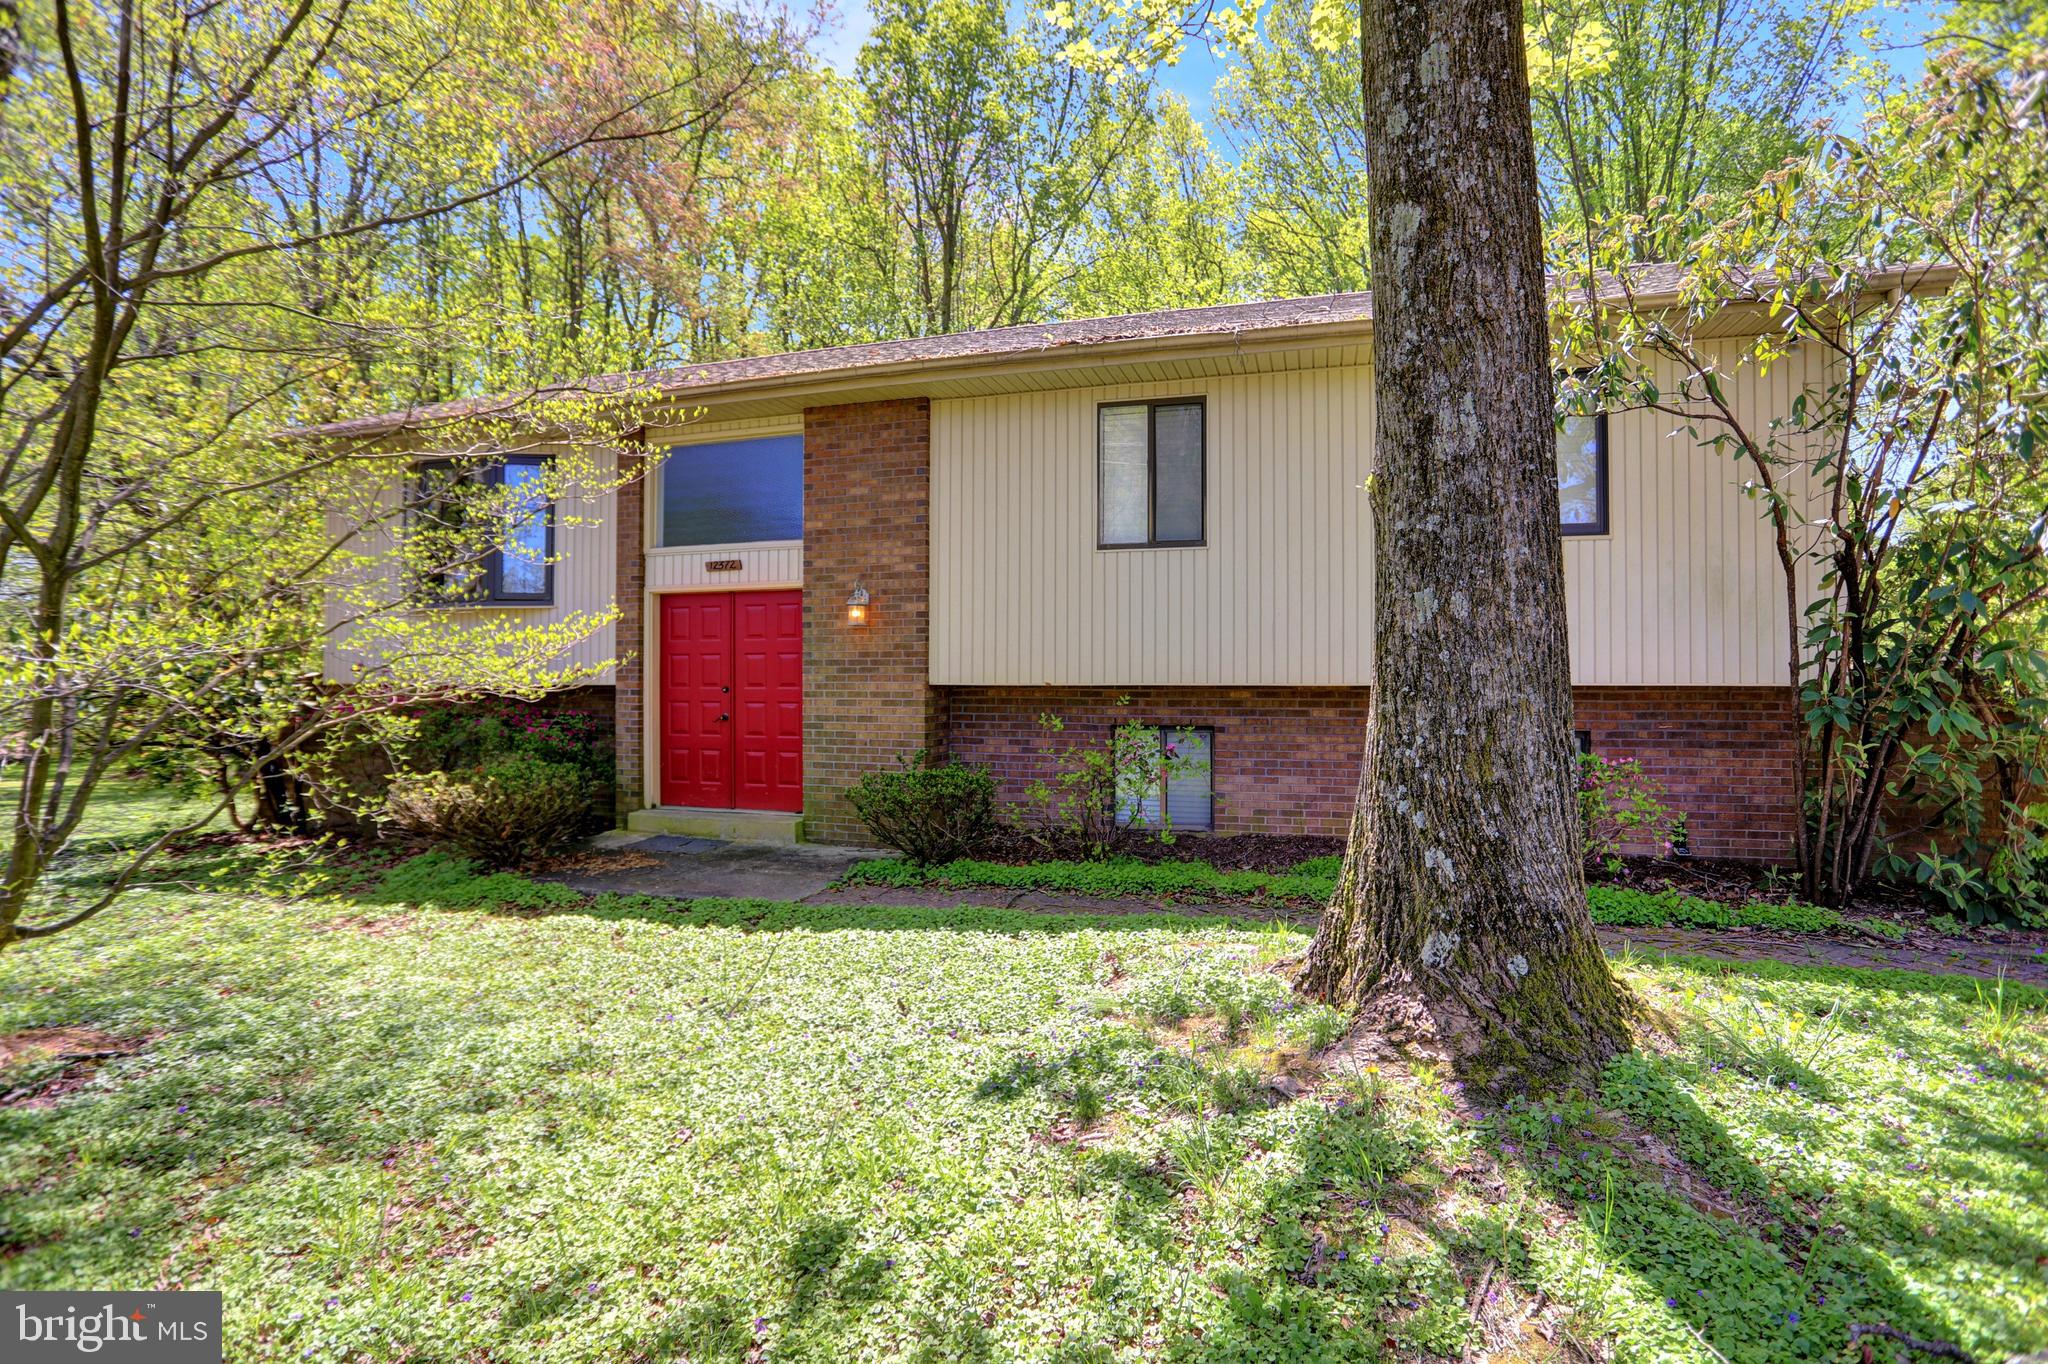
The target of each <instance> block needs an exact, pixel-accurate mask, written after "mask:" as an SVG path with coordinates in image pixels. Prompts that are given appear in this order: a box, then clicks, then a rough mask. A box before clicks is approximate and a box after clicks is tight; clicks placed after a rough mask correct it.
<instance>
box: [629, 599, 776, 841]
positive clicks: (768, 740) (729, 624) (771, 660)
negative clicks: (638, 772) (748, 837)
mask: <svg viewBox="0 0 2048 1364" xmlns="http://www.w3.org/2000/svg"><path fill="white" fill-rule="evenodd" d="M661 603H662V611H661V622H662V634H661V639H662V656H661V658H662V670H661V678H662V685H661V690H662V709H661V726H662V731H661V743H662V768H661V800H662V804H664V805H694V806H710V807H715V808H720V809H731V808H738V809H742V810H792V811H794V810H801V809H802V808H803V594H802V593H801V592H797V591H779V592H739V593H728V592H709V593H677V594H671V595H667V596H664V597H662V599H661Z"/></svg>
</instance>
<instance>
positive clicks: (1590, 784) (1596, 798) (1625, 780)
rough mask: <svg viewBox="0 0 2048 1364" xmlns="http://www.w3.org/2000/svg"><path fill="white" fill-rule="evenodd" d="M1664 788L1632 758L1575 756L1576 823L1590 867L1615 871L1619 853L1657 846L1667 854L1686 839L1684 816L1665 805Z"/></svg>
mask: <svg viewBox="0 0 2048 1364" xmlns="http://www.w3.org/2000/svg"><path fill="white" fill-rule="evenodd" d="M1664 794H1665V793H1664V786H1663V783H1661V782H1659V781H1657V780H1656V779H1655V778H1654V777H1646V776H1644V775H1643V765H1642V764H1641V763H1639V762H1637V761H1636V760H1635V759H1633V758H1630V759H1628V760H1627V761H1625V762H1609V761H1607V760H1606V759H1605V758H1603V757H1601V756H1600V755H1599V754H1597V753H1582V754H1580V755H1579V819H1580V821H1581V823H1582V827H1583V830H1584V833H1585V842H1586V861H1587V863H1588V864H1589V865H1596V866H1606V867H1609V868H1610V869H1611V868H1614V867H1615V866H1617V865H1618V863H1619V859H1620V856H1621V850H1622V849H1623V848H1625V847H1640V846H1642V845H1644V844H1655V845H1657V846H1658V847H1659V848H1660V849H1661V850H1662V851H1664V852H1670V851H1671V850H1672V847H1673V845H1674V844H1679V843H1682V841H1683V839H1684V838H1685V816H1684V814H1682V813H1681V812H1679V811H1677V810H1674V809H1672V808H1671V807H1670V806H1669V805H1666V804H1665V803H1664Z"/></svg>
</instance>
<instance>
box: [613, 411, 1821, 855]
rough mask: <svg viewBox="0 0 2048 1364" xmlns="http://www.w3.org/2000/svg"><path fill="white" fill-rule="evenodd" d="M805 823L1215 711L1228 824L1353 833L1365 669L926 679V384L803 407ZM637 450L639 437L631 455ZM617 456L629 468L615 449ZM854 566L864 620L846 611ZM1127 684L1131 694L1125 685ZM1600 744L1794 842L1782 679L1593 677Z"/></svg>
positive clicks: (1580, 709) (622, 712) (626, 623)
mask: <svg viewBox="0 0 2048 1364" xmlns="http://www.w3.org/2000/svg"><path fill="white" fill-rule="evenodd" d="M804 453H805V459H804V836H805V837H806V838H809V839H814V840H817V841H819V842H845V843H860V842H865V841H866V840H867V834H866V830H865V829H863V828H862V826H861V824H860V822H859V820H858V819H857V818H855V816H854V814H853V811H852V809H851V807H850V806H848V805H847V803H846V800H845V796H844V792H845V790H846V788H847V787H848V786H849V785H851V784H852V782H853V781H855V780H856V779H857V778H858V777H859V776H860V774H862V773H863V772H867V771H872V770H875V769H878V768H884V767H888V766H890V765H891V764H893V763H894V762H895V761H896V759H897V758H898V757H899V756H900V755H903V754H907V753H910V752H912V751H914V750H916V749H918V748H927V749H931V750H934V751H946V752H950V753H951V754H952V755H953V756H955V757H958V758H960V759H962V760H964V761H967V762H971V763H979V764H985V765H987V766H988V767H990V768H992V769H993V770H994V771H995V773H996V776H997V779H998V781H999V783H1000V784H1001V788H1002V794H1003V797H1004V798H1005V799H1006V800H1011V801H1015V800H1019V799H1021V798H1022V796H1023V793H1024V787H1025V784H1026V783H1027V782H1028V781H1029V780H1030V779H1031V778H1032V777H1033V776H1035V775H1041V774H1043V773H1045V772H1046V771H1048V770H1049V762H1048V759H1046V757H1045V756H1044V750H1045V748H1046V746H1047V742H1048V741H1047V736H1046V735H1045V734H1044V733H1043V732H1042V731H1041V730H1040V729H1039V727H1038V724H1037V719H1038V716H1039V715H1040V714H1042V713H1044V712H1047V711H1051V712H1054V713H1056V714H1058V715H1060V716H1061V717H1062V718H1063V719H1064V720H1065V721H1066V724H1067V735H1068V737H1069V738H1070V739H1072V738H1081V737H1096V738H1099V737H1101V736H1102V735H1104V734H1106V733H1107V731H1108V728H1109V727H1110V726H1111V725H1113V724H1115V723H1118V722H1119V721H1120V720H1123V719H1128V718H1136V719H1142V720H1145V721H1147V722H1154V723H1159V724H1186V725H1205V726H1213V727H1214V728H1215V730H1216V747H1215V755H1214V760H1213V771H1212V781H1213V786H1214V790H1215V794H1216V798H1217V803H1216V829H1217V832H1219V833H1226V834H1227V833H1282V834H1302V833H1307V834H1325V835H1332V836H1342V835H1343V834H1344V833H1345V832H1346V831H1347V829H1348V827H1349V823H1350V815H1351V806H1352V800H1353V797H1354V795H1355V793H1356V790H1357V784H1358V774H1359V763H1360V761H1361V757H1362V751H1363V747H1364V741H1365V721H1366V711H1367V706H1368V702H1369V694H1368V692H1367V690H1366V689H1365V688H1362V687H1321V688H1306V687H1303V688H1293V687H1263V688H1259V687H1242V688H1240V687H1141V688H1137V689H1135V690H1132V689H1128V688H1116V689H1112V688H1097V687H947V688H937V687H933V686H931V685H930V683H929V680H928V678H929V652H930V648H929V646H930V612H929V598H928V594H929V578H930V543H931V538H930V524H929V521H930V517H929V513H930V497H931V411H930V404H929V402H928V401H927V400H925V399H906V400H900V401H891V402H877V403H861V404H850V405H845V406H837V407H818V408H811V409H809V410H807V411H806V412H805V413H804ZM625 458H633V459H637V458H638V456H637V455H629V456H625ZM621 472H622V473H623V472H626V470H625V468H623V467H622V470H621ZM643 497H644V492H643V486H642V481H641V480H639V479H634V480H633V481H631V482H630V483H627V484H626V485H625V486H623V487H621V488H620V490H619V494H618V564H619V570H618V571H619V580H618V603H619V611H620V618H619V624H618V639H619V650H620V654H619V662H618V665H617V684H616V700H615V732H616V743H617V752H618V767H619V809H620V811H621V812H622V813H623V812H624V811H628V810H633V809H637V808H639V807H640V805H641V803H642V792H643V789H644V788H643V781H644V774H645V771H646V761H647V747H648V744H649V743H650V742H651V737H652V736H651V735H650V733H649V731H648V729H647V725H648V719H647V707H646V705H645V698H644V695H643V692H644V679H645V673H644V668H643V663H642V658H641V655H642V653H643V649H642V648H641V645H642V641H643V636H644V626H643V619H642V617H643V613H642V603H643V602H644V600H645V590H646V554H645V551H644V548H643V535H642V525H643V516H642V508H643V505H644V504H643ZM856 585H859V586H862V587H865V588H866V589H867V590H868V592H869V594H870V595H871V597H872V599H873V602H872V606H871V608H870V619H869V623H868V624H867V625H865V626H858V627H856V626H853V625H850V624H849V623H848V622H847V619H846V598H847V596H848V594H849V593H851V592H852V591H853V589H854V587H855V586H856ZM1119 695H1129V696H1130V697H1131V698H1132V705H1131V706H1129V707H1128V708H1120V707H1118V706H1117V705H1116V698H1117V697H1118V696H1119ZM1574 700H1575V704H1576V711H1577V721H1576V723H1577V725H1578V727H1579V728H1581V729H1584V730H1588V731H1590V732H1591V735H1592V741H1593V748H1594V751H1595V752H1597V753H1600V754H1602V755H1604V756H1607V757H1610V758H1615V759H1628V758H1634V759H1638V760H1640V761H1641V762H1642V765H1643V769H1644V771H1645V772H1646V773H1647V774H1649V775H1650V776H1652V777H1654V778H1656V779H1657V780H1658V781H1660V782H1662V783H1663V784H1664V786H1665V787H1666V789H1667V790H1668V791H1669V792H1670V793H1671V802H1672V804H1673V805H1674V806H1676V807H1677V808H1679V809H1681V810H1683V811H1684V812H1685V813H1686V816H1687V822H1688V826H1689V832H1690V836H1691V845H1692V849H1693V851H1695V852H1696V853H1699V854H1700V855H1702V856H1710V857H1741V858H1754V859H1769V860H1784V859H1788V858H1789V857H1790V856H1791V853H1792V846H1793V840H1794V837H1795V835H1796V831H1797V823H1796V821H1797V819H1798V801H1797V790H1796V780H1795V773H1794V767H1793V751H1794V750H1793V747H1792V746H1793V744H1794V743H1796V742H1797V729H1796V723H1795V716H1794V713H1793V708H1792V704H1791V698H1790V695H1789V693H1788V692H1786V691H1785V690H1784V689H1782V688H1771V687H1581V688H1578V689H1577V690H1576V691H1575V693H1574Z"/></svg>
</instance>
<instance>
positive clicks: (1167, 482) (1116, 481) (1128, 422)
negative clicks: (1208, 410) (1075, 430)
mask: <svg viewBox="0 0 2048 1364" xmlns="http://www.w3.org/2000/svg"><path fill="white" fill-rule="evenodd" d="M1202 415H1203V407H1202V400H1201V399H1200V398H1175V399H1172V400H1170V401H1166V402H1156V403H1104V404H1103V405H1102V406H1101V407H1100V408H1097V409H1096V450H1095V464H1096V489H1097V500H1098V502H1099V503H1100V510H1099V518H1098V528H1097V532H1096V545H1097V547H1098V548H1101V549H1136V548H1144V547H1147V546H1155V545H1199V544H1201V543H1202V530H1203V527H1202V513H1203V502H1204V500H1205V497H1206V491H1207V490H1206V487H1205V484H1206V481H1207V470H1206V467H1205V465H1206V457H1205V454H1204V449H1203V446H1204V440H1203V430H1202V428H1203V421H1202Z"/></svg>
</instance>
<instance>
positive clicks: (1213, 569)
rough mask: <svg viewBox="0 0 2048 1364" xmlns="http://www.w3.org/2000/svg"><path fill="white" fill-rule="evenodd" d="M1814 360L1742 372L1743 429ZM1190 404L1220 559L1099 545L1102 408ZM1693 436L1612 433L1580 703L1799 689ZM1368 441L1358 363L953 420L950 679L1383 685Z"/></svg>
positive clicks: (938, 549) (1777, 405) (946, 661)
mask: <svg viewBox="0 0 2048 1364" xmlns="http://www.w3.org/2000/svg"><path fill="white" fill-rule="evenodd" d="M1727 344H1728V345H1729V346H1730V347H1733V346H1736V345H1739V343H1738V342H1729V343H1727ZM1730 353H1731V355H1732V353H1733V352H1732V350H1731V352H1730ZM1809 363H1810V357H1800V356H1795V357H1793V358H1792V359H1791V360H1788V361H1786V362H1784V363H1783V364H1781V365H1780V366H1779V368H1778V369H1777V370H1775V371H1774V372H1773V373H1772V374H1771V375H1769V376H1767V377H1765V378H1761V379H1759V378H1758V377H1757V376H1755V375H1754V374H1753V373H1749V372H1745V374H1744V376H1743V377H1742V378H1740V379H1739V380H1737V381H1735V383H1734V384H1733V386H1732V387H1733V397H1734V401H1735V405H1736V407H1737V409H1738V411H1739V413H1740V414H1741V415H1742V416H1743V418H1744V420H1745V421H1746V422H1748V423H1750V424H1751V425H1752V426H1753V427H1754V428H1756V429H1763V428H1764V427H1765V426H1766V425H1767V424H1768V421H1769V418H1770V416H1771V415H1772V414H1774V413H1775V414H1783V413H1784V412H1786V411H1788V410H1789V407H1790V403H1791V395H1792V393H1793V392H1794V391H1796V389H1797V387H1799V386H1800V385H1801V384H1804V383H1806V382H1809V381H1810V380H1811V375H1810V374H1809V373H1808V367H1809ZM1670 378H1671V380H1672V387H1674V388H1675V376H1670ZM1194 395H1199V396H1202V397H1204V398H1206V399H1207V401H1208V423H1209V428H1208V459H1209V499H1208V526H1207V531H1208V537H1207V538H1208V543H1207V545H1206V546H1204V547H1202V548H1199V549H1153V550H1098V549H1097V548H1096V547H1095V536H1096V505H1095V472H1096V471H1095V409H1096V406H1097V405H1098V404H1099V403H1102V402H1107V401H1113V400H1117V399H1127V398H1164V397H1179V396H1194ZM1680 425H1681V423H1680V421H1679V419H1677V418H1674V417H1671V416H1668V415H1664V414H1659V413H1651V412H1636V413H1623V414H1616V415H1614V416H1613V417H1611V418H1610V425H1609V524H1610V533H1609V534H1607V535H1605V536H1599V537H1572V538H1570V539H1568V540H1567V541H1566V544H1565V574H1566V582H1567V589H1568V592H1569V608H1568V609H1569V613H1570V629H1571V646H1572V673H1573V680H1574V681H1575V682H1577V683H1578V684H1580V685H1653V684H1655V685H1681V684H1694V685H1729V686H1737V685H1774V684H1782V683H1783V681H1784V679H1785V645H1784V642H1783V641H1784V639H1785V625H1784V606H1783V602H1784V597H1783V587H1782V578H1781V577H1780V576H1779V569H1778V565H1777V562H1776V560H1775V558H1774V557H1773V554H1772V550H1771V538H1770V532H1769V527H1768V525H1766V524H1765V523H1764V521H1763V520H1762V519H1761V515H1760V513H1761V507H1760V505H1759V504H1758V503H1756V502H1754V501H1752V500H1750V499H1749V498H1747V497H1745V496H1744V495H1743V494H1742V493H1741V491H1740V484H1741V482H1742V481H1743V479H1744V478H1745V477H1746V473H1745V472H1744V471H1743V470H1741V469H1740V468H1738V466H1737V465H1736V464H1735V462H1734V461H1733V460H1732V459H1731V458H1729V457H1728V456H1725V455H1721V454H1718V453H1716V452H1715V451H1713V450H1712V449H1710V448H1706V447H1704V446H1702V445H1700V444H1699V443H1697V442H1695V441H1694V440H1692V439H1691V438H1689V437H1688V436H1686V435H1685V434H1683V433H1682V432H1679V431H1677V430H1676V428H1677V427H1679V426H1680ZM1372 432H1373V412H1372V398H1371V374H1370V371H1369V370H1367V369H1364V368H1361V367H1356V366H1348V367H1341V368H1330V369H1323V370H1307V371H1296V372H1290V373H1279V374H1253V375H1241V376H1230V377H1222V378H1216V377H1211V378H1201V379H1190V380H1188V381H1186V382H1183V383H1161V384H1144V385H1135V386H1124V387H1115V388H1076V389H1068V390H1063V391H1057V392H1050V393H1034V394H1017V395H1006V396H994V397H978V398H967V399H959V400H949V401H940V402H935V403H933V405H932V649H931V677H932V681H933V682H935V683H940V684H958V685H968V684H978V685H1001V684H1010V685H1016V684H1026V685H1028V684H1041V683H1042V684H1066V685H1101V686H1140V685H1289V686H1320V685H1333V684H1336V685H1343V684H1352V685H1355V684H1361V683H1366V682H1369V681H1370V680H1371V672H1372V658H1371V655H1372V583H1371V563H1372V538H1371V527H1370V517H1369V513H1368V509H1367V504H1366V494H1365V492H1364V490H1363V487H1362V485H1363V484H1364V482H1365V478H1366V473H1367V471H1368V469H1369V467H1370V463H1371V444H1372Z"/></svg>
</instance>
